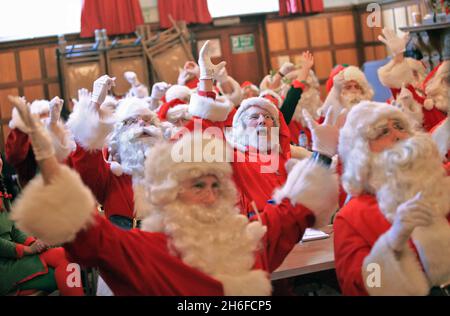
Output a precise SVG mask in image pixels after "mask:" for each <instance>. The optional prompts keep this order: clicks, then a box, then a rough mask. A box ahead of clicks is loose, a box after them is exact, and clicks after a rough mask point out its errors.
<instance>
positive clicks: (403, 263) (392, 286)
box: [361, 233, 430, 296]
mask: <svg viewBox="0 0 450 316" xmlns="http://www.w3.org/2000/svg"><path fill="white" fill-rule="evenodd" d="M374 271H376V272H377V273H379V275H378V277H379V281H380V283H379V284H372V282H371V281H373V273H374ZM361 273H362V277H363V282H364V285H365V288H366V291H367V292H368V293H369V294H370V295H402V296H411V295H427V294H428V292H429V290H430V285H429V282H428V280H427V278H426V276H425V274H424V273H423V271H422V267H421V265H420V263H419V261H418V260H417V257H416V255H415V253H414V252H413V251H412V250H411V249H409V246H408V245H406V246H405V248H404V249H403V251H402V253H401V254H400V255H396V254H395V253H394V251H393V250H392V249H391V248H390V247H389V244H388V241H387V233H385V234H383V235H381V236H380V237H379V238H378V240H377V241H376V242H375V244H374V245H373V247H372V249H371V251H370V253H369V255H368V256H367V257H366V258H364V262H363V266H362V271H361Z"/></svg>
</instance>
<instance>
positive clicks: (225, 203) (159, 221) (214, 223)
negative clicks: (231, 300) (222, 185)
mask: <svg viewBox="0 0 450 316" xmlns="http://www.w3.org/2000/svg"><path fill="white" fill-rule="evenodd" d="M233 204H234V202H233V201H231V200H230V199H226V198H222V199H221V200H220V201H218V202H217V203H215V204H214V205H211V206H209V207H205V206H201V205H187V204H185V203H182V202H180V201H178V200H176V201H174V202H172V203H170V204H167V205H165V206H164V207H162V208H161V209H159V210H155V211H154V212H152V214H151V215H150V216H149V217H148V218H146V219H145V220H144V221H143V225H142V229H143V230H146V231H161V232H164V233H165V234H166V235H168V237H169V239H168V240H169V249H170V250H171V251H172V253H173V255H175V256H177V255H179V256H180V258H181V259H182V260H183V262H184V263H186V264H187V265H190V266H192V267H194V268H197V269H199V270H200V271H202V272H204V273H206V274H208V275H210V276H211V277H213V278H215V279H217V280H219V281H221V282H222V284H223V287H224V293H225V295H270V293H271V285H270V280H269V278H268V276H267V274H266V273H265V272H264V271H262V270H252V268H253V265H254V262H255V256H254V255H255V252H256V251H258V250H259V247H260V242H261V238H262V237H263V236H264V234H265V232H266V227H265V226H262V225H261V224H260V223H259V222H252V223H249V221H248V219H247V218H246V217H245V216H244V215H241V214H239V210H238V209H237V208H235V207H234V205H233Z"/></svg>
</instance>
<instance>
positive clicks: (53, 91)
mask: <svg viewBox="0 0 450 316" xmlns="http://www.w3.org/2000/svg"><path fill="white" fill-rule="evenodd" d="M56 96H58V97H61V98H62V97H63V96H62V94H61V89H60V87H59V83H50V84H48V98H49V100H51V99H53V98H54V97H56Z"/></svg>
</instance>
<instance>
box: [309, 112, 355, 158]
mask: <svg viewBox="0 0 450 316" xmlns="http://www.w3.org/2000/svg"><path fill="white" fill-rule="evenodd" d="M303 116H304V118H305V120H306V123H307V124H308V128H309V129H310V130H311V137H312V143H313V144H312V150H313V151H317V152H319V153H321V154H323V155H325V156H328V157H330V158H331V157H333V156H334V155H335V154H336V151H337V145H338V139H339V130H340V129H341V127H342V126H343V125H344V123H345V119H346V117H347V110H345V109H344V110H342V111H341V110H340V108H339V106H337V105H332V106H330V107H329V108H328V111H327V114H326V115H325V120H324V122H323V123H322V124H321V125H319V124H318V123H317V122H316V121H314V119H313V118H312V117H311V114H310V113H309V112H308V111H307V110H306V109H303Z"/></svg>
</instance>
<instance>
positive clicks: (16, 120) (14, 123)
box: [8, 108, 28, 134]
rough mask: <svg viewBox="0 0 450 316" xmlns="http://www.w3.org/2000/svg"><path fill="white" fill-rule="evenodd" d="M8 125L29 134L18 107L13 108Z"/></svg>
mask: <svg viewBox="0 0 450 316" xmlns="http://www.w3.org/2000/svg"><path fill="white" fill-rule="evenodd" d="M8 126H9V128H10V129H15V128H17V129H18V130H20V131H21V132H24V133H25V134H28V128H27V127H26V126H25V123H24V122H23V121H22V119H21V118H20V115H19V112H17V109H16V108H13V110H12V114H11V120H10V121H9V124H8Z"/></svg>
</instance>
